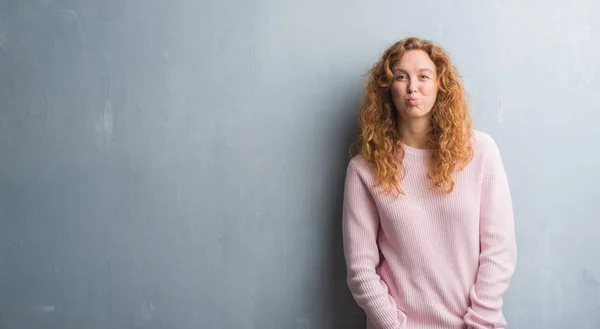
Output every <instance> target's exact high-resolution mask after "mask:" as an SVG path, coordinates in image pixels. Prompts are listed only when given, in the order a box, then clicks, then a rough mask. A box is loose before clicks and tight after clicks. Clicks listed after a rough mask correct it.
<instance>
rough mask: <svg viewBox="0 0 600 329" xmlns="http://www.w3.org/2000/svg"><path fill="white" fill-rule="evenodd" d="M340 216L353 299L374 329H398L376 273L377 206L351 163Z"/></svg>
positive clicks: (393, 309)
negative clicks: (341, 217)
mask: <svg viewBox="0 0 600 329" xmlns="http://www.w3.org/2000/svg"><path fill="white" fill-rule="evenodd" d="M342 216H343V225H342V226H343V241H344V256H345V258H346V267H347V281H348V286H349V288H350V291H351V293H352V295H353V297H354V299H355V300H356V302H357V304H358V305H359V306H360V307H361V308H362V309H363V310H364V311H365V313H366V315H367V317H368V318H369V320H370V322H371V323H372V324H373V326H374V327H375V328H377V329H398V328H401V323H400V320H399V317H398V310H397V307H396V302H395V301H394V300H393V298H392V297H391V295H390V294H389V292H388V287H387V285H386V284H385V282H384V281H383V280H382V279H381V277H380V276H379V275H378V274H377V272H376V271H375V269H376V267H377V265H378V264H379V248H378V245H377V232H378V230H379V214H378V211H377V207H376V205H375V202H374V200H373V197H372V196H371V194H370V192H369V189H368V188H367V186H366V184H365V182H364V181H363V180H362V179H361V177H360V176H359V173H358V172H357V169H356V168H355V167H354V165H353V164H352V162H350V164H349V165H348V169H347V172H346V183H345V190H344V202H343V215H342Z"/></svg>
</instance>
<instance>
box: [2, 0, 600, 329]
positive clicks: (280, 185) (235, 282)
mask: <svg viewBox="0 0 600 329" xmlns="http://www.w3.org/2000/svg"><path fill="white" fill-rule="evenodd" d="M599 11H600V4H598V3H597V2H593V1H591V0H589V1H547V2H540V1H518V2H517V1H497V0H496V1H475V0H473V1H462V2H455V1H453V2H451V1H376V2H373V1H341V0H336V1H324V2H321V1H317V0H304V1H241V0H237V1H231V0H230V1H216V0H212V1H194V0H170V1H165V0H146V1H139V0H137V1H134V0H132V1H118V0H110V1H92V0H79V1H76V0H62V1H59V0H56V1H51V0H30V1H12V0H0V111H1V112H0V243H1V247H0V328H2V329H18V328H27V329H35V328H45V329H54V328H69V329H70V328H77V329H79V328H90V329H92V328H93V329H95V328H182V329H183V328H203V329H204V328H206V329H220V328H223V329H230V328H240V329H250V328H260V329H325V328H344V329H358V328H363V325H362V321H363V315H362V313H361V311H360V310H359V309H358V308H357V307H356V306H355V303H354V301H353V300H352V298H351V296H350V295H349V293H348V290H347V288H346V284H345V281H344V280H345V271H344V261H343V255H342V252H341V238H340V215H341V197H342V188H343V179H344V174H345V168H346V164H347V160H348V157H347V146H348V143H349V141H350V139H351V138H352V134H353V132H354V129H355V113H356V109H357V105H358V102H359V100H360V98H361V92H362V84H363V81H364V74H365V72H366V71H367V69H368V68H369V67H370V66H371V65H372V64H373V63H374V62H375V61H376V60H377V58H378V56H379V54H380V53H381V51H383V49H384V48H385V47H387V46H388V45H389V44H391V43H392V42H394V41H396V40H398V39H400V38H402V37H404V36H408V35H417V36H421V37H425V38H430V39H433V40H435V41H437V42H439V43H441V44H442V45H443V46H445V47H446V48H447V50H448V51H449V52H450V53H451V55H452V57H453V59H454V60H455V63H456V65H457V66H458V67H459V69H460V70H461V72H462V74H463V75H464V80H465V84H466V86H467V89H468V91H469V94H470V98H471V104H472V111H473V117H474V121H475V126H476V128H478V129H481V130H484V131H486V132H488V133H490V134H491V135H492V136H493V137H494V138H495V139H496V140H497V142H498V144H499V146H500V148H501V150H502V152H503V156H504V161H505V164H506V168H507V171H508V174H509V177H510V182H511V186H512V190H513V197H514V203H515V212H516V228H517V237H518V244H519V256H520V257H519V265H518V268H517V272H516V274H515V277H514V280H513V284H512V286H511V288H510V290H509V292H508V294H507V296H506V299H505V313H506V316H507V318H508V321H509V323H510V327H511V328H522V329H531V328H545V329H563V328H578V329H586V328H600V315H599V314H600V256H599V253H600V239H599V238H598V236H599V235H600V206H599V205H600V202H598V201H599V200H598V198H599V196H600V192H599V191H598V184H599V182H600V174H599V173H598V168H600V153H599V152H598V150H599V148H598V145H597V144H598V141H600V105H599V104H600V92H599V91H598V90H600V80H599V77H598V76H599V72H598V70H599V68H598V58H600V22H599V21H598V19H597V17H596V15H597V13H598V12H599Z"/></svg>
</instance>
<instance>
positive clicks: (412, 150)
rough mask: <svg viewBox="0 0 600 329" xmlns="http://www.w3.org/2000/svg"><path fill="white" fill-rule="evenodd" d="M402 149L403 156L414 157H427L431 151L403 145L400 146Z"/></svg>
mask: <svg viewBox="0 0 600 329" xmlns="http://www.w3.org/2000/svg"><path fill="white" fill-rule="evenodd" d="M401 145H402V148H404V153H405V154H410V155H416V156H427V155H430V154H431V151H432V149H429V148H427V149H419V148H416V147H412V146H408V145H406V144H404V143H402V144H401Z"/></svg>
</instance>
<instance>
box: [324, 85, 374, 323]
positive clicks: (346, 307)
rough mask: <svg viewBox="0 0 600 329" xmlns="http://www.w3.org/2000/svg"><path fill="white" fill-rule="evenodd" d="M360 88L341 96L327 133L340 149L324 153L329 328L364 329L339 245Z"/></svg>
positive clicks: (362, 314)
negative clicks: (328, 165) (327, 198)
mask: <svg viewBox="0 0 600 329" xmlns="http://www.w3.org/2000/svg"><path fill="white" fill-rule="evenodd" d="M362 93H363V90H362V85H360V89H358V90H357V89H355V88H348V92H347V93H344V94H345V95H351V97H347V101H344V102H343V103H342V106H341V107H342V111H340V112H341V113H343V115H340V116H339V118H337V119H336V120H335V121H336V122H334V124H335V125H336V127H332V129H331V131H332V132H334V133H336V134H338V136H331V137H332V139H334V140H336V142H337V144H336V145H339V146H340V147H339V148H337V149H336V152H333V153H330V154H327V155H326V157H328V158H330V159H329V160H328V161H327V163H331V164H332V166H333V168H334V169H333V170H332V175H331V176H330V179H331V182H330V184H329V185H328V186H330V187H331V190H330V191H329V195H330V200H331V204H330V205H329V209H328V210H329V214H328V215H329V216H328V217H326V218H330V219H331V221H330V227H329V229H330V230H329V232H330V234H328V236H329V237H331V240H330V242H331V245H330V248H329V252H330V257H331V259H330V261H329V262H328V264H332V265H331V266H332V267H333V268H332V270H331V272H330V273H331V276H332V277H331V278H330V280H331V281H330V282H332V283H333V284H332V285H331V286H330V287H329V289H330V290H329V291H328V293H329V294H330V296H331V300H332V302H333V311H334V313H333V317H332V319H330V321H331V322H330V323H331V328H344V329H364V328H365V315H364V312H363V310H362V309H361V308H360V307H358V305H357V304H356V302H355V301H354V299H353V297H352V295H351V294H350V290H349V288H348V285H347V283H346V262H345V260H344V252H343V242H342V203H343V196H344V182H345V177H346V169H347V166H348V162H349V161H350V158H351V156H350V154H349V147H350V144H351V143H352V141H353V140H354V138H355V136H356V132H357V128H358V123H357V114H358V108H359V106H360V101H361V98H362Z"/></svg>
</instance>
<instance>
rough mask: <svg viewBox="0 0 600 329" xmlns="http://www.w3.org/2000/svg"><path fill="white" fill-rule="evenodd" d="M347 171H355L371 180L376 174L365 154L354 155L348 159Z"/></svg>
mask: <svg viewBox="0 0 600 329" xmlns="http://www.w3.org/2000/svg"><path fill="white" fill-rule="evenodd" d="M347 171H355V172H356V173H358V175H359V176H361V177H363V179H368V180H371V179H372V176H373V175H374V172H373V169H372V166H371V164H370V163H369V160H367V158H365V157H364V156H363V155H360V154H358V155H354V156H352V157H351V158H350V161H348V168H347Z"/></svg>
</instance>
